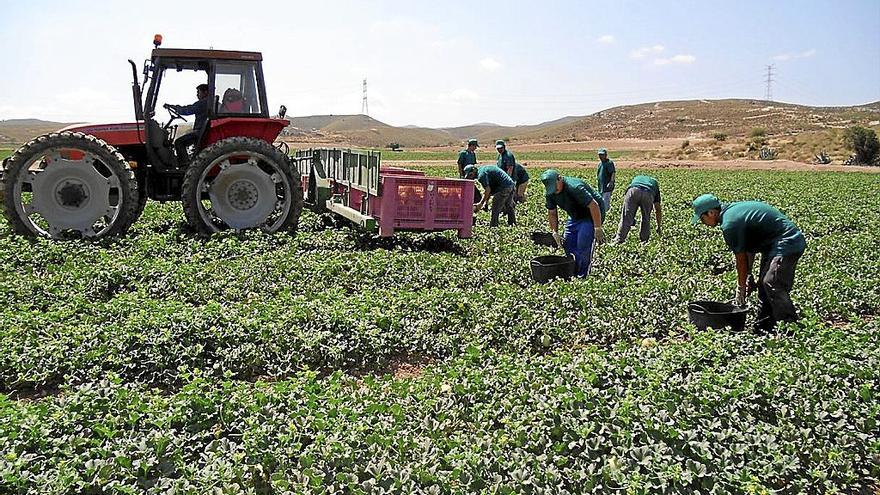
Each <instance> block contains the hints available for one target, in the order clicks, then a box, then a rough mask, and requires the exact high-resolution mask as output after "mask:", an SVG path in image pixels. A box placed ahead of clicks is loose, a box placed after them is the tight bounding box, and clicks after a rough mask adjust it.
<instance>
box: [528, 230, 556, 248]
mask: <svg viewBox="0 0 880 495" xmlns="http://www.w3.org/2000/svg"><path fill="white" fill-rule="evenodd" d="M530 237H531V238H532V242H534V243H535V245H538V246H546V247H552V248H555V247H556V240H555V239H553V234H552V233H550V232H532V234H531V236H530Z"/></svg>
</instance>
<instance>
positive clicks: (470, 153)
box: [458, 138, 483, 204]
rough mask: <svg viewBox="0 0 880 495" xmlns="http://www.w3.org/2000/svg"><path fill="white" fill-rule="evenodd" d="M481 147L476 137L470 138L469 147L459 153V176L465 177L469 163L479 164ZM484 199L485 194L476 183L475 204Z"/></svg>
mask: <svg viewBox="0 0 880 495" xmlns="http://www.w3.org/2000/svg"><path fill="white" fill-rule="evenodd" d="M479 147H480V144H479V143H478V142H477V140H476V138H470V139H468V140H467V149H463V150H461V151H460V152H459V153H458V177H459V178H462V179H463V178H464V168H465V167H467V166H468V165H476V164H477V148H479ZM482 199H483V195H482V194H481V193H480V188H478V187H477V185H476V184H474V204H476V203H479V202H480V200H482Z"/></svg>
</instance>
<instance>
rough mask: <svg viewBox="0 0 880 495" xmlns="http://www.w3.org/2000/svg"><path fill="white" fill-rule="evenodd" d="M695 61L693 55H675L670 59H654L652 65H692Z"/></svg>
mask: <svg viewBox="0 0 880 495" xmlns="http://www.w3.org/2000/svg"><path fill="white" fill-rule="evenodd" d="M696 61H697V57H695V56H693V55H675V56H674V57H670V58H655V59H654V65H669V64H692V63H694V62H696Z"/></svg>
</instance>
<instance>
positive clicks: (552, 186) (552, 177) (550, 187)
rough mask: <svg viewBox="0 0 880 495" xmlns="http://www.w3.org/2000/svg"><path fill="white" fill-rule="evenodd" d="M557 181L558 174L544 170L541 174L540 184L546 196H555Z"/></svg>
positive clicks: (554, 171) (551, 170)
mask: <svg viewBox="0 0 880 495" xmlns="http://www.w3.org/2000/svg"><path fill="white" fill-rule="evenodd" d="M558 180H559V172H557V171H556V170H553V169H552V168H551V169H550V170H545V171H544V173H543V174H541V182H542V183H544V191H545V193H546V194H556V181H558Z"/></svg>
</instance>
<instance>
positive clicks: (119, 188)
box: [0, 132, 138, 239]
mask: <svg viewBox="0 0 880 495" xmlns="http://www.w3.org/2000/svg"><path fill="white" fill-rule="evenodd" d="M0 191H2V192H0V196H2V205H3V215H4V216H5V217H6V220H7V221H8V222H9V225H10V226H11V227H12V229H13V230H14V231H15V232H17V233H19V234H23V235H27V236H42V237H50V238H53V239H63V238H70V237H79V238H90V239H98V238H102V237H107V236H111V235H118V234H122V233H124V232H125V231H126V230H128V228H129V227H130V226H131V223H132V222H133V221H134V209H135V208H136V206H137V203H138V190H137V182H136V180H135V178H134V174H133V173H132V171H131V170H130V169H129V167H128V164H127V163H126V162H125V159H123V157H122V155H121V154H119V152H118V151H116V150H115V149H114V148H113V147H112V146H110V145H108V144H107V143H105V142H104V141H102V140H100V139H98V138H96V137H94V136H90V135H87V134H82V133H78V132H61V133H53V134H47V135H44V136H40V137H37V138H36V139H33V140H32V141H30V142H29V143H27V144H25V145H24V146H22V147H21V148H19V149H18V150H17V151H16V152H15V153H14V154H13V155H12V157H11V158H10V159H9V161H7V165H6V169H5V170H4V173H3V184H2V188H0Z"/></svg>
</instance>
